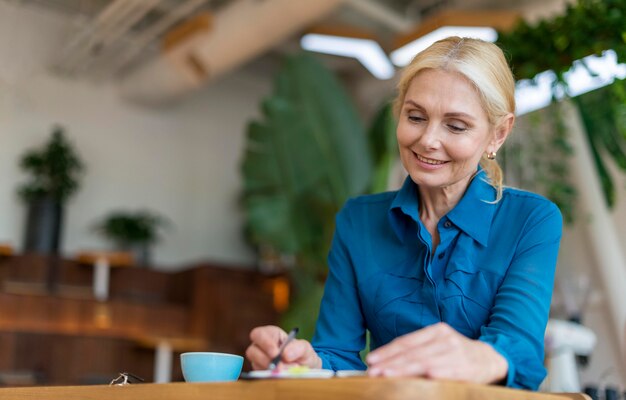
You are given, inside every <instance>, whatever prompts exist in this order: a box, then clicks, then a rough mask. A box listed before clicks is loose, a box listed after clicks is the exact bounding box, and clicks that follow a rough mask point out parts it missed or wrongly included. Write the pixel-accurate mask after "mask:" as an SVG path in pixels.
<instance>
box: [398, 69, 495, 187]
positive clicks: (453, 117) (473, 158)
mask: <svg viewBox="0 0 626 400" xmlns="http://www.w3.org/2000/svg"><path fill="white" fill-rule="evenodd" d="M495 132H496V130H495V129H494V128H493V127H492V126H491V125H490V124H489V120H488V117H487V114H486V112H485V110H484V109H483V106H482V103H481V101H480V97H479V94H478V92H477V90H476V89H475V88H474V87H473V86H472V84H471V83H470V82H469V81H468V80H467V79H466V78H465V77H464V76H463V75H461V74H459V73H457V72H449V71H444V70H440V69H425V70H422V71H420V72H419V73H418V74H417V75H416V76H415V77H414V78H413V80H412V81H411V83H410V85H409V87H408V90H407V92H406V95H405V97H404V101H403V103H402V108H401V110H400V116H399V121H398V128H397V132H396V134H397V138H398V145H399V148H400V159H401V160H402V164H403V165H404V168H405V169H406V170H407V171H408V173H409V175H410V176H411V179H412V180H413V181H414V182H415V183H417V184H418V185H420V188H421V189H427V190H428V189H436V188H448V189H449V188H454V187H458V188H459V190H465V188H466V187H467V185H468V184H469V181H470V179H471V177H472V175H473V174H474V172H476V168H477V167H478V163H479V162H480V159H481V156H482V155H483V154H485V152H490V151H497V150H498V148H499V147H500V144H501V143H502V141H504V138H502V140H499V139H498V138H496V136H500V135H495V134H494V133H495ZM505 136H506V135H505Z"/></svg>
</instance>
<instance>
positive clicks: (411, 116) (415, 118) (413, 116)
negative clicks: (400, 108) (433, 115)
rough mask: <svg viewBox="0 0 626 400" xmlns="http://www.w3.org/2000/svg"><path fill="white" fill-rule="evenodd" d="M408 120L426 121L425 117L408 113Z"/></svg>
mask: <svg viewBox="0 0 626 400" xmlns="http://www.w3.org/2000/svg"><path fill="white" fill-rule="evenodd" d="M409 121H411V122H422V121H426V118H424V117H421V116H419V115H409Z"/></svg>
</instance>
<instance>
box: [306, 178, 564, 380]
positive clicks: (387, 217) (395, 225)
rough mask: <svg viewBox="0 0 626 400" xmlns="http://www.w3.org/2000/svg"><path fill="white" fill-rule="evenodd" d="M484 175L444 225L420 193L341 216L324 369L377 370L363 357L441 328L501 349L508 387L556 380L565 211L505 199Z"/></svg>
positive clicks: (519, 194) (327, 302) (520, 197)
mask: <svg viewBox="0 0 626 400" xmlns="http://www.w3.org/2000/svg"><path fill="white" fill-rule="evenodd" d="M486 179H487V178H486V176H485V172H484V171H482V170H481V171H479V172H478V174H477V175H476V176H475V177H474V178H473V179H472V181H471V182H470V185H469V186H468V188H467V190H466V191H465V193H464V195H463V197H462V198H461V200H460V201H459V202H458V203H457V205H456V206H455V207H454V208H453V209H452V210H450V212H448V213H447V214H446V215H445V216H444V217H442V218H441V219H440V221H439V222H438V224H437V230H438V232H439V236H440V243H439V245H438V246H437V247H436V249H435V251H434V252H433V251H432V238H431V235H430V233H429V232H428V230H427V229H426V227H425V226H424V224H423V223H422V222H421V220H420V218H419V193H418V187H417V185H416V184H415V183H414V182H413V181H412V180H411V179H410V177H408V178H407V180H406V181H405V183H404V185H403V186H402V188H401V189H400V190H399V191H397V192H387V193H381V194H375V195H367V196H361V197H357V198H354V199H351V200H349V201H348V202H347V203H346V205H345V206H344V207H343V209H342V210H341V211H340V212H339V213H338V214H337V217H336V227H335V235H334V238H333V244H332V247H331V251H330V253H329V256H328V263H329V274H328V278H327V281H326V286H325V289H324V296H323V299H322V304H321V308H320V315H319V318H318V322H317V326H316V332H315V336H314V338H313V346H314V348H315V350H316V351H317V353H318V355H319V356H320V357H321V359H322V363H323V367H324V368H328V369H334V370H341V369H365V368H366V366H365V365H364V364H363V362H362V361H361V358H360V357H359V352H360V351H361V350H362V349H363V348H364V347H365V338H366V335H365V332H366V330H369V332H370V348H371V349H372V350H373V349H375V348H377V347H380V346H382V345H385V344H387V343H389V342H391V341H392V340H393V339H395V338H397V337H398V336H401V335H404V334H407V333H410V332H413V331H416V330H418V329H421V328H423V327H426V326H428V325H432V324H435V323H437V322H445V323H447V324H449V325H450V326H452V327H453V328H454V329H456V330H457V331H458V332H460V333H462V334H463V335H465V336H467V337H468V338H471V339H477V340H481V341H483V342H485V343H488V344H490V345H491V346H492V347H493V348H494V349H495V350H496V351H497V352H499V353H500V354H501V355H502V356H503V357H504V358H505V359H506V360H507V362H508V376H507V380H506V384H507V386H510V387H518V388H526V389H536V388H537V387H538V386H539V384H540V383H541V381H542V380H543V379H544V377H545V373H546V372H545V368H544V367H543V351H544V348H543V338H544V332H545V328H546V323H547V320H548V312H549V308H550V301H551V296H552V289H553V284H554V272H555V266H556V258H557V253H558V248H559V242H560V238H561V229H562V217H561V213H560V212H559V210H558V208H557V207H556V206H555V205H554V204H553V203H551V202H550V201H548V200H547V199H545V198H543V197H541V196H539V195H536V194H533V193H529V192H526V191H522V190H518V189H513V188H505V189H504V191H503V195H502V198H501V199H500V200H499V201H498V202H495V197H496V192H495V189H494V188H493V186H491V185H490V184H489V183H488V182H487V181H486Z"/></svg>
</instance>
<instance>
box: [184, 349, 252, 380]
mask: <svg viewBox="0 0 626 400" xmlns="http://www.w3.org/2000/svg"><path fill="white" fill-rule="evenodd" d="M180 366H181V369H182V370H183V377H184V378H185V381H186V382H228V381H236V380H237V379H239V374H240V373H241V368H242V367H243V357H241V356H238V355H235V354H226V353H206V352H194V353H183V354H181V355H180Z"/></svg>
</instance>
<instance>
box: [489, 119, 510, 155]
mask: <svg viewBox="0 0 626 400" xmlns="http://www.w3.org/2000/svg"><path fill="white" fill-rule="evenodd" d="M514 122H515V115H514V114H513V113H509V114H507V115H505V116H504V117H503V118H502V119H501V121H500V123H499V124H498V125H497V126H496V129H495V134H494V136H493V139H492V140H491V143H489V146H488V148H487V150H488V151H489V152H492V151H493V152H497V151H498V149H500V147H501V146H502V145H503V144H504V142H505V141H506V138H507V137H508V136H509V133H511V130H512V129H513V123H514Z"/></svg>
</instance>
